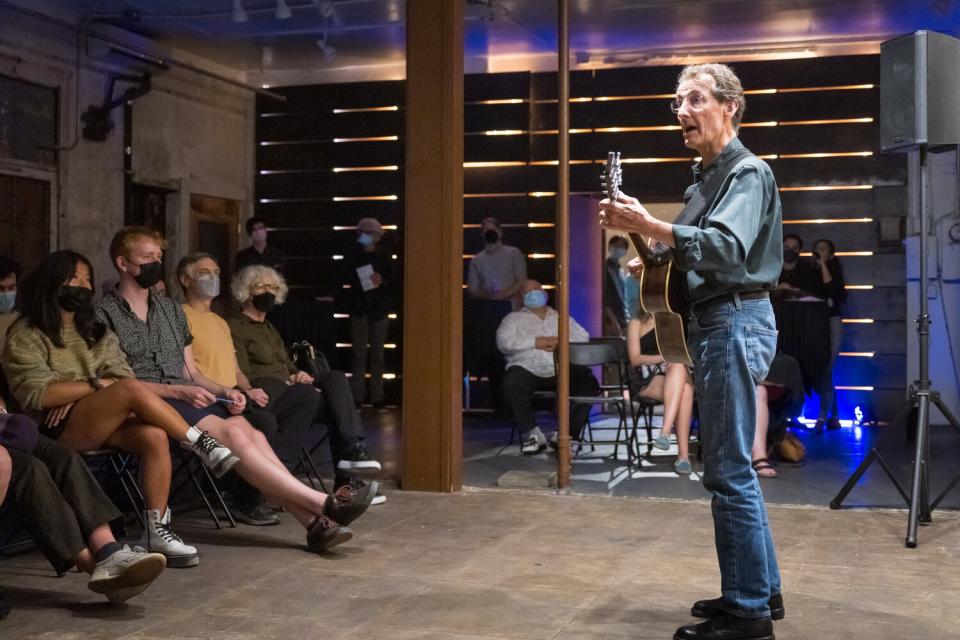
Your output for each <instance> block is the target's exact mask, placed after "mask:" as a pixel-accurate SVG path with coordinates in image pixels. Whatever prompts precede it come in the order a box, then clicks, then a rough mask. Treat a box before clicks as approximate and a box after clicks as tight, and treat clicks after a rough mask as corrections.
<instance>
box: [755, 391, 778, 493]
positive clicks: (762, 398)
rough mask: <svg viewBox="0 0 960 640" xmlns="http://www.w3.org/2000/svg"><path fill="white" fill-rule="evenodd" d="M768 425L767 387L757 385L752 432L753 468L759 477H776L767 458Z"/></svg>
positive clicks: (775, 472)
mask: <svg viewBox="0 0 960 640" xmlns="http://www.w3.org/2000/svg"><path fill="white" fill-rule="evenodd" d="M769 427H770V407H769V406H768V405H767V387H766V385H763V384H758V385H757V430H756V431H755V432H754V434H753V450H752V453H751V458H752V459H753V462H752V466H753V470H754V471H756V472H757V477H760V478H776V477H777V470H776V469H774V468H773V464H772V463H771V462H770V460H769V459H768V458H767V449H768V446H767V429H768V428H769Z"/></svg>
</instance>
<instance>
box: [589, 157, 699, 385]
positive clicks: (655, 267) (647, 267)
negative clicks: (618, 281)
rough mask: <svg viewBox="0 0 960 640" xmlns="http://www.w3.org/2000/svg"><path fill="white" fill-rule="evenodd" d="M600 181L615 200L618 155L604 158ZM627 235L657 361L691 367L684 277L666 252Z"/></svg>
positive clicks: (635, 235) (634, 236)
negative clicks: (637, 262)
mask: <svg viewBox="0 0 960 640" xmlns="http://www.w3.org/2000/svg"><path fill="white" fill-rule="evenodd" d="M601 178H602V180H603V186H604V191H605V192H606V194H607V197H609V198H610V199H611V200H616V199H617V193H618V192H619V189H620V181H621V170H620V153H619V152H616V151H611V152H610V153H608V154H607V162H606V164H605V165H604V173H603V175H602V176H601ZM627 235H628V237H629V238H630V243H631V244H632V245H633V248H634V249H635V250H636V252H637V253H638V254H639V256H640V259H641V260H643V267H644V268H643V276H642V277H641V278H640V305H641V306H642V307H643V310H644V311H647V312H649V313H652V314H653V319H654V327H655V329H654V330H655V332H656V337H657V349H658V350H659V351H660V357H662V358H663V359H664V360H666V361H667V362H676V363H678V364H683V365H686V366H688V367H690V366H693V360H692V359H691V358H690V352H689V351H687V326H686V322H685V320H684V318H685V316H686V314H687V311H688V303H687V299H686V286H685V276H684V275H683V273H682V272H681V271H678V270H677V269H674V267H673V261H672V260H671V255H672V254H671V252H670V251H669V250H663V251H659V252H654V251H653V250H652V249H650V247H649V246H648V245H647V242H646V240H645V239H644V238H643V236H641V235H639V234H636V233H629V234H627Z"/></svg>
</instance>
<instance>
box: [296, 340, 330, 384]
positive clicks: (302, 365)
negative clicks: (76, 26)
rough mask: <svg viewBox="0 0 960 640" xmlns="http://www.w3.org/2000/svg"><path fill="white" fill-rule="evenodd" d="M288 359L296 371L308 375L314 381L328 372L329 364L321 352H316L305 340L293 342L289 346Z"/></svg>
mask: <svg viewBox="0 0 960 640" xmlns="http://www.w3.org/2000/svg"><path fill="white" fill-rule="evenodd" d="M290 359H291V360H292V361H293V364H294V366H296V367H297V369H300V371H303V372H305V373H307V374H309V375H310V376H311V377H313V378H314V379H316V378H318V377H320V375H321V374H324V373H328V372H329V371H330V363H329V362H328V361H327V357H326V356H325V355H323V352H322V351H317V350H316V348H314V346H313V345H312V344H310V342H308V341H307V340H301V341H300V342H294V343H293V344H292V345H290Z"/></svg>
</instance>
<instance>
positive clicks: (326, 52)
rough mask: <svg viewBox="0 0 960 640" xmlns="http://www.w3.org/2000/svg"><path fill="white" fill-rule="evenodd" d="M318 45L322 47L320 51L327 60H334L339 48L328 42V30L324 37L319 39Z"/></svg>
mask: <svg viewBox="0 0 960 640" xmlns="http://www.w3.org/2000/svg"><path fill="white" fill-rule="evenodd" d="M317 46H318V47H320V52H321V53H322V54H323V57H324V58H326V59H327V60H332V59H333V57H334V56H335V55H337V50H336V49H334V48H333V47H332V46H330V45H329V44H327V32H326V31H324V32H323V37H322V38H319V39H318V40H317Z"/></svg>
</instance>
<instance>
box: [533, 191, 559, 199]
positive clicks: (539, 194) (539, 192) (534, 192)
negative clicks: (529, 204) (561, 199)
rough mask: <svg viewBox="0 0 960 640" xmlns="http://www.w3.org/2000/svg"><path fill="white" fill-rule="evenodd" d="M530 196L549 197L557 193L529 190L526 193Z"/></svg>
mask: <svg viewBox="0 0 960 640" xmlns="http://www.w3.org/2000/svg"><path fill="white" fill-rule="evenodd" d="M527 195H528V196H530V197H531V198H549V197H551V196H555V195H557V192H556V191H531V192H530V193H528V194H527Z"/></svg>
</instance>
